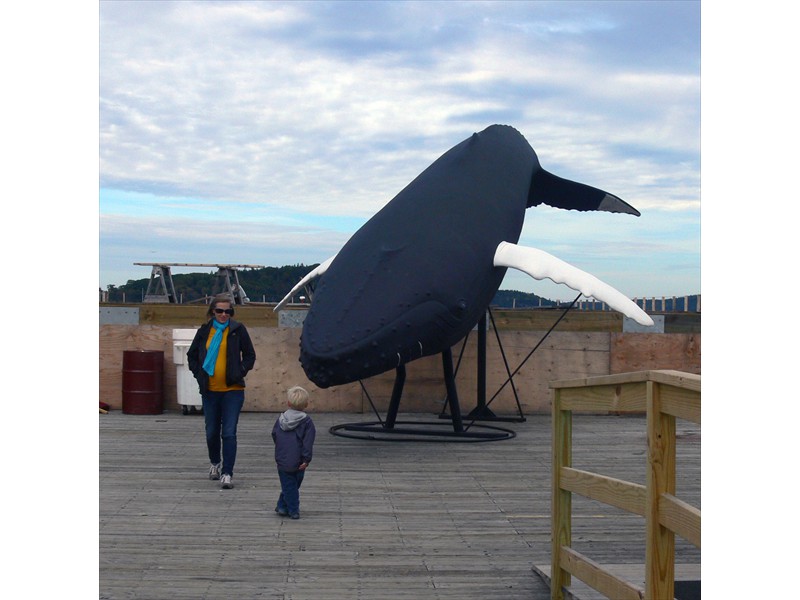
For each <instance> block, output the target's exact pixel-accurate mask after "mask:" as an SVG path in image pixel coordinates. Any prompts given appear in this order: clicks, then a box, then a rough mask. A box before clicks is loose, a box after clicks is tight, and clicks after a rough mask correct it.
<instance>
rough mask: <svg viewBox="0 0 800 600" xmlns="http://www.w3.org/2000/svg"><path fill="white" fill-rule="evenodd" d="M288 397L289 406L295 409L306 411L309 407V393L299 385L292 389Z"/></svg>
mask: <svg viewBox="0 0 800 600" xmlns="http://www.w3.org/2000/svg"><path fill="white" fill-rule="evenodd" d="M286 395H287V396H289V406H291V407H292V408H293V409H295V410H305V408H306V407H307V406H308V392H307V391H305V390H304V389H303V388H301V387H300V386H299V385H296V386H294V387H290V388H289V390H288V391H287V392H286Z"/></svg>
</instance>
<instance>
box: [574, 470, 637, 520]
mask: <svg viewBox="0 0 800 600" xmlns="http://www.w3.org/2000/svg"><path fill="white" fill-rule="evenodd" d="M560 485H561V487H562V489H565V490H567V491H570V492H573V493H576V494H580V495H582V496H584V497H586V498H591V499H592V500H597V501H599V502H603V503H605V504H608V505H610V506H615V507H617V508H620V509H622V510H625V511H628V512H631V513H634V514H637V515H640V516H644V515H645V500H646V495H647V490H646V489H645V486H643V485H640V484H637V483H631V482H629V481H623V480H621V479H616V478H614V477H607V476H605V475H598V474H596V473H589V472H588V471H582V470H580V469H573V468H570V467H562V468H561V477H560Z"/></svg>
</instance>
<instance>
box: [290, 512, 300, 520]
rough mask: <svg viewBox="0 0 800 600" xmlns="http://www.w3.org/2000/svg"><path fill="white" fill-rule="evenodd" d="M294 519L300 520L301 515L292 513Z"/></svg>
mask: <svg viewBox="0 0 800 600" xmlns="http://www.w3.org/2000/svg"><path fill="white" fill-rule="evenodd" d="M292 518H293V519H299V518H300V513H292Z"/></svg>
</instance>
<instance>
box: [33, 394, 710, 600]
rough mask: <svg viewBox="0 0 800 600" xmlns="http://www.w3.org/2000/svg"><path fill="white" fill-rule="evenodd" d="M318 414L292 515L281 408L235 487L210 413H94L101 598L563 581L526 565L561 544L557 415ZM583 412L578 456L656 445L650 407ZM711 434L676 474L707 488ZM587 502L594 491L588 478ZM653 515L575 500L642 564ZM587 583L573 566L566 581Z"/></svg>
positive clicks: (484, 594) (475, 595)
mask: <svg viewBox="0 0 800 600" xmlns="http://www.w3.org/2000/svg"><path fill="white" fill-rule="evenodd" d="M312 416H313V418H314V420H315V423H316V425H317V442H316V444H315V448H314V461H313V462H312V466H311V469H310V471H309V472H308V474H307V476H306V479H305V481H304V482H303V488H302V490H301V515H302V517H301V519H300V520H299V521H291V520H286V519H281V518H280V517H278V516H277V515H276V514H275V513H274V512H273V508H274V502H275V500H276V497H277V494H278V478H277V473H276V472H275V467H274V462H273V460H272V445H271V440H270V438H269V429H270V428H271V426H272V423H273V422H274V419H275V418H276V417H277V414H276V413H272V414H270V413H261V412H245V413H243V414H242V416H241V419H240V422H239V455H238V459H237V463H236V473H235V475H234V481H235V483H236V487H235V488H234V489H233V490H221V489H220V487H219V484H218V483H217V482H213V481H209V480H208V478H207V458H206V450H205V440H204V434H203V419H202V417H200V416H195V415H189V416H182V415H181V414H180V413H175V412H168V413H165V414H163V415H157V416H144V415H124V414H122V413H121V412H120V411H119V410H112V411H111V412H110V413H109V414H107V415H99V416H98V429H99V433H98V438H99V449H98V452H97V454H96V457H97V460H98V462H99V468H98V477H99V497H98V502H97V505H96V506H98V509H97V518H98V520H99V523H98V529H99V532H98V544H99V563H98V564H92V563H91V561H88V562H87V561H86V560H83V561H79V558H80V557H77V558H76V560H77V561H78V563H79V564H80V568H81V569H86V576H85V577H77V576H76V578H75V579H76V581H77V580H79V579H80V580H81V581H85V582H86V586H87V587H91V586H97V585H98V584H99V597H100V598H109V599H112V598H114V599H121V598H163V597H165V596H164V594H165V590H166V591H167V592H168V596H169V597H170V598H173V599H176V600H198V599H200V598H206V599H210V598H293V599H294V600H313V599H315V598H325V600H352V599H353V598H369V599H370V600H405V599H408V600H412V599H418V598H432V599H433V598H435V599H436V600H485V599H486V598H502V599H503V600H523V599H524V600H545V599H547V598H549V597H550V588H549V586H548V585H547V583H546V582H545V581H543V580H541V579H540V578H539V577H538V576H537V575H535V574H534V573H533V572H532V571H531V565H533V564H545V563H546V564H549V563H550V561H551V552H552V547H551V537H552V526H551V518H550V503H551V496H552V494H551V483H552V465H551V460H550V452H551V451H552V437H551V427H552V419H551V417H550V416H549V415H536V416H531V417H529V418H528V419H527V420H526V421H525V422H524V423H514V424H510V425H509V426H510V427H511V428H512V429H514V430H515V431H516V433H517V436H516V437H515V438H514V439H512V440H507V441H503V442H493V443H488V444H486V443H481V444H430V443H417V442H413V443H384V442H375V441H366V440H351V439H345V438H340V437H337V436H333V435H331V434H330V433H329V429H330V427H331V426H333V425H335V424H337V423H343V422H351V421H356V420H360V419H363V415H361V414H360V413H327V412H326V413H320V412H315V413H312ZM406 416H407V418H409V419H420V420H430V418H431V415H429V414H414V415H406ZM573 421H574V422H573V425H572V431H573V435H574V436H575V438H576V440H579V441H581V442H585V441H590V444H589V446H590V447H589V451H588V452H585V453H583V454H582V455H581V457H580V460H581V467H582V468H583V467H584V466H586V468H589V469H591V470H602V469H603V468H605V467H607V466H608V467H610V468H612V470H613V469H616V470H614V471H613V473H612V474H613V475H614V476H623V475H624V474H625V473H626V472H627V471H628V470H630V469H631V468H632V467H633V466H634V465H640V464H642V467H641V469H640V471H641V475H642V477H643V476H644V466H643V459H644V457H643V456H642V455H636V456H632V454H631V445H630V443H629V442H631V441H637V442H638V441H641V440H643V437H644V435H643V432H644V431H645V429H646V424H645V419H644V418H642V417H640V416H631V417H626V418H618V417H610V416H597V415H581V416H579V417H576V418H575V419H574V420H573ZM683 442H685V443H683ZM599 449H602V451H599ZM700 449H701V444H700V439H699V437H697V438H691V439H687V440H682V443H681V444H680V445H679V447H678V454H679V457H680V461H681V464H682V465H683V464H687V465H689V467H690V475H689V477H687V478H686V479H684V478H683V477H682V476H681V475H680V474H679V478H680V479H679V485H678V487H679V488H680V490H681V494H682V498H683V497H686V498H689V499H692V498H698V499H699V495H700V481H699V477H696V474H697V472H698V469H699V465H700ZM584 462H586V463H587V464H586V465H584ZM574 502H575V503H576V504H577V505H579V506H578V507H580V505H582V503H583V502H589V501H584V500H583V499H582V498H581V497H580V496H578V495H577V494H575V495H574ZM88 510H91V506H89V507H88ZM88 516H89V519H90V520H91V518H94V516H93V515H88ZM641 521H642V519H641V517H638V516H635V515H634V516H630V517H623V516H620V514H619V511H618V510H617V509H614V508H612V507H605V506H603V505H599V504H598V506H597V507H596V508H595V507H593V508H592V510H591V511H590V512H589V513H588V514H584V513H583V512H580V513H578V511H577V510H576V516H575V517H573V522H572V531H573V538H572V543H573V545H574V547H575V550H576V551H579V552H582V553H584V554H586V555H588V556H589V557H590V558H591V559H592V560H594V561H596V562H598V563H600V564H603V565H604V566H606V565H619V564H623V563H630V564H632V565H641V563H642V560H643V549H642V547H643V534H644V531H643V527H642V523H641ZM676 548H677V551H678V552H679V557H680V559H681V561H682V562H684V563H694V564H695V565H696V566H697V569H699V565H700V561H701V555H700V551H699V550H697V549H696V548H695V547H694V546H693V545H692V544H690V543H688V542H685V540H683V539H682V538H679V539H678V540H676ZM613 572H615V571H613ZM676 572H678V571H677V569H676ZM642 574H643V569H642ZM642 581H643V579H642ZM54 583H55V582H54ZM579 585H580V581H579V580H578V578H577V577H573V578H572V585H571V586H570V589H583V588H579ZM587 589H590V588H587ZM94 593H95V592H91V593H88V594H83V595H88V596H92V595H93V594H94ZM45 595H46V594H45ZM51 595H52V596H55V595H57V594H51ZM95 597H97V595H95ZM588 598H591V596H590V597H587V598H584V597H583V596H580V599H581V600H588Z"/></svg>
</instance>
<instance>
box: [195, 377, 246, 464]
mask: <svg viewBox="0 0 800 600" xmlns="http://www.w3.org/2000/svg"><path fill="white" fill-rule="evenodd" d="M243 405H244V390H231V391H229V392H211V391H208V392H206V393H205V394H204V395H203V415H204V416H205V419H206V444H208V458H209V460H210V461H211V462H212V463H213V464H215V465H216V464H219V463H220V462H221V463H222V474H223V475H230V476H233V465H234V463H235V462H236V426H237V425H238V424H239V413H241V412H242V406H243ZM220 450H221V456H220Z"/></svg>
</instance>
